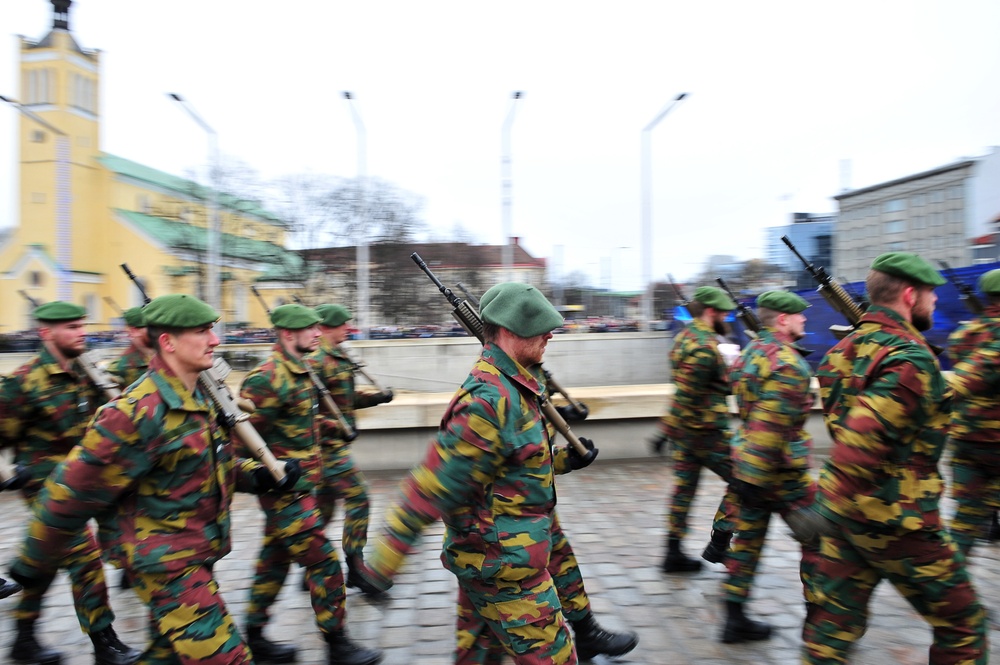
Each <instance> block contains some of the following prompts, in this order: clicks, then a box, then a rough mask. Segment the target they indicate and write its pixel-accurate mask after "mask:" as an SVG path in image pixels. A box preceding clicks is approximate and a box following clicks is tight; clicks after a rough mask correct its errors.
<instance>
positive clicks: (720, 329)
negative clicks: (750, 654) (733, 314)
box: [712, 310, 729, 335]
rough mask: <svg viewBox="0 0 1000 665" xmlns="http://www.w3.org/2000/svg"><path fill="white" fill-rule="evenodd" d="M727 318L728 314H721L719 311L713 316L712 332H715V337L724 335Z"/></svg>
mask: <svg viewBox="0 0 1000 665" xmlns="http://www.w3.org/2000/svg"><path fill="white" fill-rule="evenodd" d="M727 316H729V312H722V311H719V310H716V311H715V316H713V317H712V330H714V331H715V334H716V335H725V334H726V317H727Z"/></svg>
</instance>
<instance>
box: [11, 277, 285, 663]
mask: <svg viewBox="0 0 1000 665" xmlns="http://www.w3.org/2000/svg"><path fill="white" fill-rule="evenodd" d="M145 316H146V321H147V323H148V324H149V329H150V331H151V335H150V340H151V342H152V345H153V348H154V349H155V355H154V356H153V357H152V359H151V360H150V365H149V373H148V374H147V375H146V376H145V377H144V378H143V379H142V380H141V381H139V382H137V383H134V384H132V385H131V387H130V388H128V389H127V390H126V391H125V393H124V394H123V395H122V396H121V398H119V399H117V400H115V401H113V402H111V403H110V404H108V405H106V406H104V407H103V408H101V409H100V410H99V411H98V413H97V416H96V418H95V420H94V422H93V424H92V425H91V426H90V427H89V429H87V433H86V435H85V436H84V437H83V441H82V442H81V444H80V445H78V446H77V447H76V448H74V449H73V451H72V452H71V453H70V454H69V456H68V457H67V458H66V460H65V461H64V462H63V463H62V464H60V465H59V466H58V467H56V470H55V472H54V473H53V476H52V477H51V478H50V479H49V480H48V481H46V483H45V486H44V488H43V489H42V491H41V494H40V495H39V496H38V500H37V506H38V510H37V512H36V514H35V517H34V518H33V520H32V522H31V524H30V525H29V528H28V538H27V539H26V540H25V541H24V544H23V545H22V550H21V556H20V557H19V558H18V560H17V561H16V562H15V565H14V568H13V572H14V573H15V574H16V575H17V577H18V579H20V580H21V581H22V582H24V584H25V587H26V589H28V590H31V589H34V588H35V586H36V585H45V584H47V581H48V580H49V579H51V577H50V575H51V571H52V570H53V569H54V567H55V566H57V565H59V563H60V556H61V555H60V552H62V551H64V549H65V548H66V546H67V545H68V544H69V543H70V542H72V541H74V540H75V539H76V538H77V535H76V534H78V533H79V532H81V531H82V530H84V528H85V524H86V522H87V520H88V519H89V518H91V517H98V516H100V517H99V519H103V518H104V516H106V515H107V513H108V511H109V510H111V511H113V512H114V520H115V525H116V527H117V528H116V530H115V533H111V534H107V533H105V531H104V530H103V529H102V531H101V535H102V537H104V536H106V535H107V536H109V537H114V538H115V539H116V542H115V546H116V548H118V549H120V550H121V552H122V558H123V560H124V561H125V564H126V566H127V568H128V570H129V573H130V574H131V576H132V579H133V580H134V582H135V592H136V594H137V595H138V596H139V598H140V599H141V600H142V601H143V602H144V603H145V604H146V605H147V606H148V607H149V611H150V639H151V642H150V645H149V647H148V648H147V650H146V653H145V654H144V661H143V662H159V663H163V662H178V663H199V664H200V665H230V664H251V663H253V656H252V655H251V653H250V651H249V649H248V648H247V646H246V644H244V643H243V641H242V639H241V638H240V634H239V632H238V630H237V629H236V626H235V625H234V623H233V621H232V619H231V618H230V616H229V614H228V612H227V610H226V606H225V603H224V602H223V600H222V596H221V595H220V594H219V586H218V584H217V583H216V581H215V579H214V578H213V576H212V567H213V565H214V564H215V563H216V562H217V561H219V560H220V559H221V558H222V557H224V556H225V555H226V554H227V553H228V552H229V550H230V546H231V541H230V538H231V536H230V534H231V525H230V513H229V509H230V504H231V502H232V497H233V491H234V490H236V489H239V490H242V491H252V492H256V493H260V492H264V491H269V490H281V489H283V488H285V487H289V486H291V485H292V484H294V483H295V481H296V479H297V478H298V468H297V467H296V466H295V465H294V464H289V463H286V467H285V470H286V477H285V479H284V480H283V481H282V484H278V483H276V482H275V480H274V478H273V477H272V476H271V474H270V472H269V471H268V470H267V469H266V468H264V467H263V466H262V465H261V464H259V463H257V462H254V461H251V460H247V459H238V458H237V457H236V454H235V451H234V448H233V444H232V441H231V439H230V436H229V434H228V433H227V432H225V431H224V430H223V429H222V428H221V427H220V425H219V424H218V414H217V410H216V407H215V405H214V404H213V403H212V401H211V399H210V398H209V397H208V396H207V395H206V394H205V393H204V392H203V391H202V389H201V388H200V387H199V386H198V374H199V373H200V372H201V371H202V370H206V369H209V368H210V367H211V366H212V353H213V350H214V349H215V347H216V346H218V344H219V338H218V337H216V335H215V333H214V332H213V330H212V326H213V324H214V323H215V321H216V320H218V318H219V315H218V313H216V312H215V310H213V309H212V308H211V307H210V306H208V305H206V304H205V303H203V302H201V301H200V300H198V299H196V298H192V297H191V296H187V295H179V294H174V295H165V296H161V297H159V298H156V299H155V300H153V301H152V302H151V303H150V304H149V305H147V306H146V308H145ZM136 655H138V654H136ZM47 662H56V661H47ZM103 662H113V661H107V660H100V659H98V663H103Z"/></svg>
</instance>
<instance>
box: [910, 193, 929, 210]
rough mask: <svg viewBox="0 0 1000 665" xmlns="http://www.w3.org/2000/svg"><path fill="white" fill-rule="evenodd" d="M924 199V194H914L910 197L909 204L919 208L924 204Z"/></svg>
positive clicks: (925, 198)
mask: <svg viewBox="0 0 1000 665" xmlns="http://www.w3.org/2000/svg"><path fill="white" fill-rule="evenodd" d="M926 200H927V197H926V196H924V195H923V194H914V195H913V198H912V199H910V205H911V206H913V207H914V208H919V207H920V206H922V205H923V204H924V201H926Z"/></svg>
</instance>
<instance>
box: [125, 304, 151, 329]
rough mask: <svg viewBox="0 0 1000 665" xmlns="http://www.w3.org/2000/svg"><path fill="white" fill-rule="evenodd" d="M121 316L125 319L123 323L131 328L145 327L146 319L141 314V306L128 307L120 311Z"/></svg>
mask: <svg viewBox="0 0 1000 665" xmlns="http://www.w3.org/2000/svg"><path fill="white" fill-rule="evenodd" d="M122 317H123V318H124V319H125V325H127V326H132V327H133V328H145V327H146V319H145V317H143V315H142V307H129V308H128V309H126V310H125V311H124V312H122Z"/></svg>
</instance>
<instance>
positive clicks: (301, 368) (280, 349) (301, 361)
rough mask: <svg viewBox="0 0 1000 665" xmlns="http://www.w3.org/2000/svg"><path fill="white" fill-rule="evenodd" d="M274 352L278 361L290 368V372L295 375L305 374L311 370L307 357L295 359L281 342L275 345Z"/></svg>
mask: <svg viewBox="0 0 1000 665" xmlns="http://www.w3.org/2000/svg"><path fill="white" fill-rule="evenodd" d="M273 351H274V353H275V355H276V356H277V357H278V359H279V360H280V361H281V362H282V363H284V365H285V366H287V367H288V371H290V372H292V373H293V374H305V373H307V372H308V371H309V368H308V367H306V356H303V357H301V358H295V357H294V356H292V354H290V353H288V351H287V350H286V349H285V345H284V344H282V343H281V342H280V341H278V342H275V343H274V349H273Z"/></svg>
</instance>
